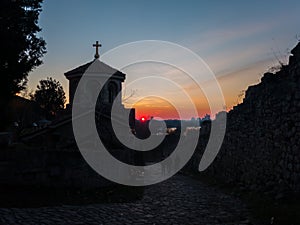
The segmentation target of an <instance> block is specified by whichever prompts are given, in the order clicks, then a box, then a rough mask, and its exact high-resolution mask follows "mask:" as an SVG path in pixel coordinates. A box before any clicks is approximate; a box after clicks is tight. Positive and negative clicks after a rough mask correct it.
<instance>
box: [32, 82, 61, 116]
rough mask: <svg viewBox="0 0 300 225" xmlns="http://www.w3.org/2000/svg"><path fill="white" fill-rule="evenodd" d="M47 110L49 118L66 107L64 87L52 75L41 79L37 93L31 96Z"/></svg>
mask: <svg viewBox="0 0 300 225" xmlns="http://www.w3.org/2000/svg"><path fill="white" fill-rule="evenodd" d="M31 98H32V100H34V101H36V102H37V103H38V104H39V106H40V107H41V108H43V109H44V110H45V112H46V116H47V118H53V117H54V116H55V115H56V114H57V112H58V111H59V110H62V109H63V108H64V105H65V102H66V97H65V92H64V90H63V87H62V86H61V84H60V83H59V81H56V80H55V79H52V78H51V77H50V78H49V77H47V79H46V80H40V82H39V85H37V89H36V91H35V93H34V94H33V95H32V96H31Z"/></svg>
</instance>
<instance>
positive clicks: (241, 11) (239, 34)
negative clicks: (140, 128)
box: [28, 0, 300, 119]
mask: <svg viewBox="0 0 300 225" xmlns="http://www.w3.org/2000/svg"><path fill="white" fill-rule="evenodd" d="M42 8H43V11H42V13H41V16H40V20H39V24H40V26H41V28H42V32H41V33H40V35H41V36H42V37H43V38H44V39H45V41H46V42H47V54H46V55H45V57H44V59H43V61H44V64H43V65H42V66H40V67H38V68H36V69H35V70H34V71H33V72H31V73H30V74H29V77H28V78H29V82H28V90H29V91H30V90H34V89H35V88H36V85H37V84H38V81H39V80H41V79H44V78H46V77H49V76H51V77H53V78H55V79H56V80H58V81H60V83H61V84H62V85H63V88H64V90H65V92H66V96H68V81H67V80H66V78H65V77H64V75H63V74H64V72H66V71H69V70H70V69H73V68H75V67H78V66H80V65H82V64H85V63H87V62H90V61H92V60H93V56H94V51H95V49H94V48H93V47H92V44H93V43H95V41H97V40H98V41H100V43H101V44H102V47H101V49H100V60H102V58H101V56H102V55H104V54H105V53H106V52H109V51H110V50H111V49H114V48H116V47H118V46H119V45H123V44H126V43H130V42H135V41H141V40H163V41H168V42H172V43H176V44H178V45H181V46H184V47H185V48H188V49H190V50H191V51H192V52H194V53H195V54H197V55H198V56H199V57H200V58H201V59H202V60H203V61H204V62H205V63H206V64H207V65H208V67H209V68H210V69H211V71H212V72H213V73H214V74H215V76H216V78H217V80H218V82H219V84H220V87H221V89H222V92H223V96H224V99H225V105H226V106H224V108H225V107H226V109H227V110H230V109H231V108H232V107H233V106H234V105H236V104H237V103H238V102H240V101H241V100H242V97H239V95H240V94H241V93H242V92H243V91H244V90H246V89H247V87H248V86H249V85H252V84H255V83H258V82H259V81H260V78H261V76H262V74H263V73H264V72H266V71H267V70H268V68H270V67H272V66H276V65H278V61H279V60H280V61H282V62H284V63H286V62H287V59H288V56H289V49H292V48H293V47H294V46H295V45H296V43H297V38H296V36H297V34H298V35H299V34H300V30H299V27H300V16H299V15H300V14H299V9H300V2H299V1H295V0H288V1H263V2H262V1H247V2H245V1H226V2H214V1H213V2H203V1H192V0H190V1H179V2H177V1H176V2H174V1H130V2H127V1H105V2H104V1H79V0H74V1H72V4H70V1H67V0H62V1H45V2H44V3H43V5H42ZM130 54H132V53H131V52H127V53H126V54H124V55H123V57H125V58H126V57H128V56H130ZM158 54H159V53H158ZM178 60H179V61H184V60H187V61H188V59H186V58H179V59H178ZM103 61H104V62H105V63H106V61H105V59H103ZM116 69H119V70H121V71H122V72H124V73H126V76H127V77H126V82H125V83H124V85H123V99H124V102H123V103H124V105H125V106H126V107H135V108H136V113H137V117H140V116H142V115H144V116H149V117H150V116H153V117H159V118H164V119H168V118H178V117H180V118H182V119H190V118H191V117H195V118H196V117H203V116H204V115H205V114H206V113H208V114H211V111H210V108H209V104H208V100H207V98H206V97H205V95H204V94H203V90H201V88H199V87H198V86H197V85H195V84H194V83H193V81H192V80H190V79H189V78H188V77H187V76H186V74H184V73H183V72H182V71H180V70H178V69H176V68H172V67H170V66H166V65H157V64H155V65H152V64H151V63H148V64H147V63H146V64H141V65H140V64H139V65H131V66H129V67H126V68H116ZM146 76H148V77H149V76H154V77H156V78H153V79H138V78H140V77H146ZM159 78H162V79H159ZM166 80H168V81H171V82H166V83H165V82H163V81H166ZM172 84H177V86H178V85H179V86H180V88H179V89H178V87H176V85H175V86H174V85H173V86H172ZM204 85H210V81H207V83H206V84H204ZM184 92H185V94H184ZM186 95H187V96H188V97H187V96H186ZM165 99H169V100H171V101H173V102H175V103H176V105H174V104H173V105H172V104H170V102H168V101H166V100H165ZM191 105H193V106H194V107H195V108H196V112H197V113H195V112H194V111H193V110H192V109H191ZM178 107H179V108H182V109H183V113H182V115H180V116H179V115H178V112H177V111H176V109H175V108H178Z"/></svg>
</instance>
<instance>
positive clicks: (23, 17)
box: [0, 0, 46, 129]
mask: <svg viewBox="0 0 300 225" xmlns="http://www.w3.org/2000/svg"><path fill="white" fill-rule="evenodd" d="M42 1H43V0H30V1H29V0H1V3H0V34H1V42H0V50H1V51H0V79H1V80H0V126H2V127H0V129H1V128H2V129H3V125H4V124H5V122H7V115H8V114H9V112H5V109H6V107H7V105H8V103H9V101H10V99H11V97H12V96H13V95H14V94H16V93H18V92H19V91H21V90H22V89H24V88H25V86H26V83H27V76H28V73H29V72H30V71H32V70H33V69H34V68H35V67H37V66H39V65H41V64H42V60H41V57H42V56H43V55H44V54H45V53H46V48H45V45H46V43H45V41H44V40H43V39H42V38H41V37H38V36H37V33H38V32H40V31H41V28H40V27H39V26H38V17H39V14H40V12H41V3H42Z"/></svg>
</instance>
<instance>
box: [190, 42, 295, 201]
mask: <svg viewBox="0 0 300 225" xmlns="http://www.w3.org/2000/svg"><path fill="white" fill-rule="evenodd" d="M292 54H293V56H291V57H290V60H289V65H288V66H283V68H282V69H281V71H279V72H277V73H276V74H271V73H266V74H264V76H263V78H262V80H261V83H259V84H257V85H254V86H251V87H249V88H248V90H247V92H246V96H245V99H244V101H243V103H242V104H240V105H238V106H236V107H234V109H233V110H231V111H230V112H229V113H228V114H227V115H228V117H227V119H228V120H227V131H226V135H225V139H224V143H223V145H222V148H221V150H220V153H219V154H218V156H217V158H216V159H215V161H214V163H213V164H212V165H211V166H210V167H209V168H208V170H207V171H206V172H205V173H207V174H208V175H213V176H215V177H217V178H219V179H221V180H222V181H224V182H228V183H232V184H237V185H240V186H242V187H243V188H246V189H248V190H256V191H261V192H269V193H272V194H274V196H276V195H285V194H299V193H300V44H298V45H297V46H296V47H295V48H294V49H293V50H292ZM205 139H206V137H205V135H203V136H201V137H200V144H199V149H198V151H197V153H196V154H195V157H194V159H193V160H192V164H193V165H192V166H193V168H194V169H196V168H197V166H198V163H199V159H200V157H201V154H202V151H203V148H204V146H205V142H206V141H205Z"/></svg>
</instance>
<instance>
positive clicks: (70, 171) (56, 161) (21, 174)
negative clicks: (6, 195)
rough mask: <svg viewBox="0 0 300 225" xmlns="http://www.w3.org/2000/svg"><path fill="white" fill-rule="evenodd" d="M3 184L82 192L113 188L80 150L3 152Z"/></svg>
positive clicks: (0, 181)
mask: <svg viewBox="0 0 300 225" xmlns="http://www.w3.org/2000/svg"><path fill="white" fill-rule="evenodd" d="M0 184H1V186H3V185H8V186H34V187H48V188H49V187H50V188H51V187H52V188H79V189H94V188H99V187H104V186H107V185H111V183H110V182H109V181H107V180H105V179H104V178H103V177H101V176H100V175H98V174H97V173H96V172H94V170H92V169H91V168H90V167H89V166H88V164H87V163H86V162H85V161H84V159H83V158H82V156H81V154H80V153H79V151H62V150H60V151H58V150H56V151H55V150H51V151H50V150H43V149H42V148H41V149H36V150H35V149H24V148H22V149H20V150H18V149H7V150H2V151H0Z"/></svg>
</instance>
